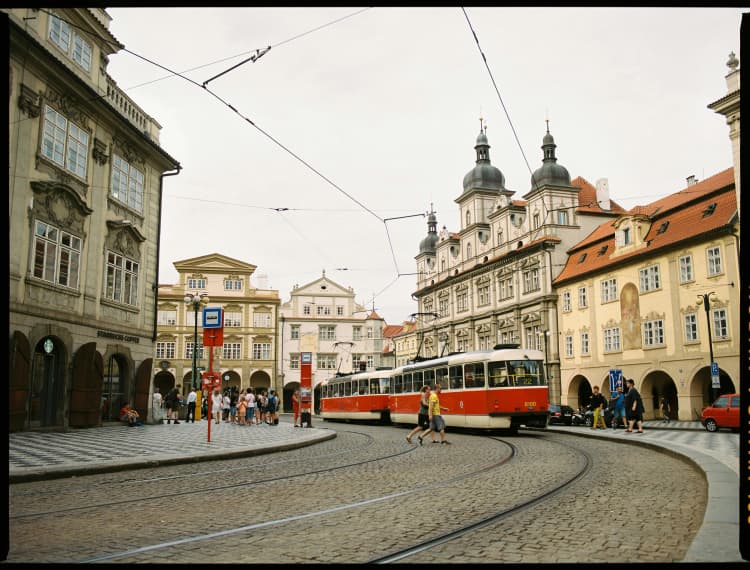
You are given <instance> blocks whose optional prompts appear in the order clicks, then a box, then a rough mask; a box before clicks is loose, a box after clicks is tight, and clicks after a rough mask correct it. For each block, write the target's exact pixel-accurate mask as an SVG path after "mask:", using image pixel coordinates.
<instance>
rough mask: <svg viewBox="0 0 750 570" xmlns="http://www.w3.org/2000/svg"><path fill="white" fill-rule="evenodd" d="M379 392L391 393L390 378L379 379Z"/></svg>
mask: <svg viewBox="0 0 750 570" xmlns="http://www.w3.org/2000/svg"><path fill="white" fill-rule="evenodd" d="M380 393H381V394H390V393H391V379H390V378H381V379H380Z"/></svg>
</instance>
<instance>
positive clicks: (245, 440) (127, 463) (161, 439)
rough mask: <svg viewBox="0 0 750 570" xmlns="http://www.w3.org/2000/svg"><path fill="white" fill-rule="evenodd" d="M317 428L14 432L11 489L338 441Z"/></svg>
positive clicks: (200, 425)
mask: <svg viewBox="0 0 750 570" xmlns="http://www.w3.org/2000/svg"><path fill="white" fill-rule="evenodd" d="M313 422H314V423H313V427H312V428H295V427H294V426H293V425H292V424H291V423H288V422H283V421H282V422H279V425H274V426H270V425H267V424H262V425H259V426H241V425H236V424H230V423H221V424H218V425H217V424H211V441H210V442H209V441H208V424H207V422H206V421H205V420H203V421H198V422H195V423H187V422H185V421H181V422H180V423H179V424H176V425H175V424H146V425H143V426H138V427H128V426H126V425H111V426H104V427H97V428H91V429H81V430H71V431H67V432H15V433H11V434H9V437H8V466H9V467H8V469H9V471H8V475H9V483H19V482H23V481H38V480H43V479H55V478H60V477H70V476H74V475H84V474H91V473H104V472H110V471H121V470H126V469H139V468H142V467H154V466H157V465H169V464H177V463H193V462H196V461H207V460H212V459H225V458H230V457H242V456H248V455H259V454H262V453H270V452H273V451H282V450H285V449H295V448H298V447H304V446H307V445H312V444H314V443H318V442H320V441H324V440H327V439H332V438H334V437H336V432H335V431H333V430H330V429H325V428H322V427H316V425H315V424H316V423H318V424H319V425H321V426H322V425H323V420H322V419H319V420H318V421H317V422H315V420H313Z"/></svg>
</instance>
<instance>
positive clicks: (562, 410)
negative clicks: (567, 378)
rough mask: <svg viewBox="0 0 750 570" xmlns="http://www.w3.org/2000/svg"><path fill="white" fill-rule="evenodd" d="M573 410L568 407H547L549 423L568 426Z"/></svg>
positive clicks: (555, 405)
mask: <svg viewBox="0 0 750 570" xmlns="http://www.w3.org/2000/svg"><path fill="white" fill-rule="evenodd" d="M573 413H574V410H573V408H571V407H570V406H559V405H557V404H550V405H549V423H550V424H564V425H566V426H569V425H571V424H572V423H573Z"/></svg>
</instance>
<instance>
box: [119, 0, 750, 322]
mask: <svg viewBox="0 0 750 570" xmlns="http://www.w3.org/2000/svg"><path fill="white" fill-rule="evenodd" d="M108 13H109V14H110V15H111V16H112V18H113V20H112V23H111V27H110V30H111V31H112V33H113V34H114V35H115V37H116V38H117V39H118V40H119V41H120V42H122V43H123V44H124V45H125V47H126V49H127V50H129V51H131V52H134V53H135V54H138V55H139V56H142V57H143V58H147V59H149V60H151V61H152V62H154V63H157V64H159V65H161V66H164V67H165V68H168V69H170V70H172V71H175V72H178V73H182V74H183V75H184V76H185V77H188V78H189V79H191V80H192V81H194V82H195V83H197V84H198V85H196V84H193V83H190V82H189V81H186V80H185V79H182V78H179V77H175V76H171V77H168V76H169V74H168V73H167V72H165V71H164V69H160V68H159V67H157V66H156V65H154V64H152V63H148V62H146V61H144V59H141V58H139V57H136V56H134V55H133V54H131V53H128V52H125V51H121V52H120V53H118V54H115V55H113V56H111V58H110V64H109V72H110V74H111V75H112V77H113V78H114V79H115V81H116V82H117V84H118V85H119V86H120V87H121V88H122V89H124V90H125V91H126V92H127V93H128V95H130V97H132V98H133V100H134V101H135V102H136V103H137V104H139V105H140V106H141V107H142V108H143V109H144V110H145V111H146V112H147V113H148V114H149V115H151V116H152V117H154V118H155V120H156V121H157V122H158V123H160V124H161V125H162V131H161V145H162V147H163V148H164V149H165V150H166V151H167V152H168V153H169V154H170V155H172V156H173V157H174V158H175V159H177V160H178V161H179V162H180V164H181V165H182V167H183V170H182V172H181V173H180V174H179V175H178V176H174V177H169V178H166V179H165V185H164V202H163V206H164V210H163V221H162V245H161V259H160V264H161V267H160V275H159V282H160V283H175V282H176V281H177V272H176V271H175V269H174V266H173V262H174V261H177V260H183V259H188V258H191V257H196V256H201V255H206V254H209V253H214V252H216V253H221V254H223V255H227V256H229V257H233V258H236V259H239V260H242V261H245V262H248V263H252V264H254V265H256V266H257V270H256V273H255V276H254V277H255V279H254V285H255V286H259V285H263V283H262V282H261V281H260V280H259V279H258V276H260V275H265V276H267V278H266V280H265V286H266V287H268V288H273V289H277V290H278V291H279V295H280V297H281V299H282V300H283V301H287V300H288V299H289V295H290V292H291V290H292V288H293V286H294V285H295V284H298V285H304V284H307V283H309V282H311V281H313V280H315V279H317V278H318V277H320V276H321V274H322V271H323V270H325V272H326V275H327V276H328V277H329V278H331V279H332V280H333V281H335V282H337V283H339V284H340V285H343V286H345V287H349V286H351V287H353V288H354V291H355V293H356V299H357V301H358V302H360V303H363V304H365V305H366V306H367V307H368V308H372V307H373V306H374V308H375V309H376V310H377V312H378V313H379V314H380V316H382V317H384V318H385V319H386V321H387V322H388V323H389V324H398V323H400V322H402V321H404V320H407V319H408V318H409V316H410V314H411V313H414V312H415V311H417V307H416V303H415V302H414V301H413V300H412V299H411V294H412V293H413V292H414V289H415V276H414V275H413V273H414V272H415V262H414V257H415V255H417V253H418V252H419V242H420V240H421V239H422V238H423V237H424V236H425V235H426V234H427V219H426V217H425V216H424V214H425V213H426V212H428V211H429V210H430V207H431V206H432V207H434V209H435V212H436V215H437V219H438V229H440V228H441V227H443V226H446V227H447V228H448V230H450V231H457V230H458V229H459V214H458V206H457V204H456V203H455V199H456V198H457V197H458V196H459V195H460V194H461V192H462V191H463V186H462V181H463V177H464V175H465V174H466V173H467V172H468V171H469V170H471V169H472V168H473V167H474V162H475V159H476V155H475V151H474V144H475V141H476V137H477V134H478V133H479V128H480V127H479V125H480V122H479V117H480V116H482V117H484V120H485V122H486V124H487V137H488V139H489V143H490V145H491V148H490V158H491V161H492V164H493V165H494V166H496V167H498V168H499V169H500V170H501V171H502V172H503V174H504V175H505V181H506V187H507V188H509V189H511V190H514V191H515V192H516V194H515V195H514V198H516V199H520V198H521V197H522V196H523V195H524V194H526V192H528V191H529V189H530V178H531V172H532V171H534V170H536V169H537V168H538V167H539V166H540V165H541V160H542V151H541V149H540V147H541V144H542V137H543V136H544V133H545V128H546V126H545V125H546V124H545V119H549V121H550V122H549V125H550V132H551V133H552V135H553V136H554V137H555V143H556V144H557V151H556V152H557V158H558V163H559V164H562V165H563V166H565V167H566V168H567V169H568V171H569V172H570V175H571V178H575V177H576V176H582V177H583V178H585V179H586V180H588V181H589V182H591V183H592V184H594V183H595V182H596V180H598V179H599V178H607V179H608V180H609V188H610V195H611V198H612V199H613V200H615V201H616V202H617V203H619V204H620V205H622V206H623V207H625V208H630V207H632V206H635V205H637V204H646V203H648V202H651V201H653V200H655V199H657V198H659V197H662V196H665V195H668V194H672V193H674V192H677V191H679V190H681V189H682V188H684V187H685V186H686V182H685V180H686V178H687V177H688V176H690V175H695V176H696V178H698V179H699V180H702V179H703V178H707V177H708V176H711V175H713V174H715V173H717V172H719V171H721V170H723V169H725V168H728V167H729V166H732V154H731V145H730V142H729V131H728V127H727V125H726V123H725V119H724V117H723V116H721V115H718V114H716V113H714V112H713V111H711V110H710V109H708V108H707V105H708V104H709V103H712V102H713V101H715V100H717V99H719V98H721V97H723V96H724V95H725V94H726V92H727V91H726V90H727V88H726V81H725V75H726V74H727V73H728V71H729V69H728V68H727V67H726V62H727V59H728V56H729V53H730V52H732V51H733V52H734V53H735V54H736V55H737V57H739V56H740V23H741V14H742V10H740V9H737V8H716V9H705V8H665V9H656V8H623V9H615V8H594V9H592V8H580V9H578V8H558V9H554V8H490V7H487V8H466V13H464V11H463V10H462V9H461V8H459V7H448V8H398V7H396V8H369V9H366V8H356V7H352V8H215V9H214V8H184V9H182V8H109V9H108ZM467 16H468V19H467ZM472 28H473V31H474V33H476V38H477V40H478V43H479V45H477V41H476V40H475V38H474V35H473V33H472ZM268 46H271V49H270V50H269V51H268V52H267V53H265V54H263V55H262V56H261V57H259V58H258V60H257V61H256V62H254V63H253V62H248V63H245V64H244V65H242V66H240V67H237V68H236V69H234V70H232V71H230V72H228V73H226V74H225V75H222V76H221V77H218V78H216V79H213V80H212V81H210V82H209V83H208V84H207V87H208V89H210V91H211V92H213V93H214V94H215V95H216V96H218V97H219V98H221V99H222V100H223V101H224V102H222V101H220V100H219V99H217V98H216V97H214V96H212V95H211V93H209V92H207V91H206V90H204V89H203V88H201V87H200V84H202V83H203V82H204V81H206V80H208V79H210V78H212V77H214V76H215V75H217V74H219V73H221V72H222V71H224V70H226V69H228V68H230V67H232V66H233V65H235V64H237V63H239V62H241V61H243V60H244V59H246V58H248V57H249V56H251V55H254V54H256V53H258V52H257V51H256V50H263V49H264V48H266V47H268ZM480 48H481V52H482V53H483V54H484V56H485V57H486V62H487V64H486V65H485V62H484V60H483V58H482V53H480ZM213 62H216V63H213ZM212 63H213V64H212ZM740 63H741V64H742V62H740ZM207 64H212V65H207ZM199 66H200V69H194V68H198V67H199ZM488 67H489V70H488ZM191 69H193V70H192V71H188V70H191ZM164 77H168V78H166V79H162V78H164ZM493 79H494V84H493ZM227 104H229V105H231V106H232V107H234V108H235V109H236V110H237V112H238V113H239V114H237V113H235V112H234V111H232V110H231V109H230V108H229V107H228V106H227ZM248 121H251V122H252V123H254V125H255V126H253V124H251V123H250V122H248ZM282 209H283V210H282ZM389 218H397V219H389Z"/></svg>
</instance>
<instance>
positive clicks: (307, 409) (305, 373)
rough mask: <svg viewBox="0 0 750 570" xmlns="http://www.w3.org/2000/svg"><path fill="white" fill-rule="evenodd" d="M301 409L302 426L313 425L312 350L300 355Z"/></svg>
mask: <svg viewBox="0 0 750 570" xmlns="http://www.w3.org/2000/svg"><path fill="white" fill-rule="evenodd" d="M299 361H300V371H299V411H300V420H301V421H302V427H312V407H313V394H312V352H302V353H300V355H299Z"/></svg>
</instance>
